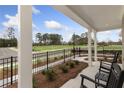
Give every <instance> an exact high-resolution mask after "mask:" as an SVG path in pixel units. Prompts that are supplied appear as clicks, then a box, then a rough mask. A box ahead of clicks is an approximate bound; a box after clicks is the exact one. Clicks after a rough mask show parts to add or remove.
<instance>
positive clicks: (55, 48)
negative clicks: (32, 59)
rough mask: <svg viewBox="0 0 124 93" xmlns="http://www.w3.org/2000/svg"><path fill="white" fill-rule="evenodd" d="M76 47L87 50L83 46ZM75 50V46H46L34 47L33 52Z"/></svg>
mask: <svg viewBox="0 0 124 93" xmlns="http://www.w3.org/2000/svg"><path fill="white" fill-rule="evenodd" d="M75 47H81V48H86V47H87V46H83V45H76V46H75ZM69 48H73V45H48V46H46V45H44V46H33V51H42V52H46V51H54V50H59V49H69Z"/></svg>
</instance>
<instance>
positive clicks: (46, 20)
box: [0, 5, 120, 41]
mask: <svg viewBox="0 0 124 93" xmlns="http://www.w3.org/2000/svg"><path fill="white" fill-rule="evenodd" d="M17 17H18V14H17V6H12V5H11V6H8V5H7V6H5V5H4V6H2V5H0V37H3V36H4V35H5V34H6V31H5V30H6V28H7V27H9V26H14V28H15V29H16V36H17V37H18V35H17V34H18V31H17V26H18V22H17ZM32 28H33V32H32V38H33V40H35V34H36V33H38V32H40V33H42V34H44V33H58V34H60V35H62V36H63V41H69V40H70V39H71V36H72V34H73V33H74V32H75V34H78V35H81V33H84V32H87V29H86V28H84V27H83V26H81V25H79V24H78V23H76V22H74V21H73V20H71V19H70V18H68V17H67V16H65V15H63V14H62V13H60V12H59V11H57V10H55V9H53V8H52V7H51V6H45V5H42V6H41V5H39V6H33V7H32ZM119 33H120V30H113V31H106V32H99V33H97V39H98V41H109V40H111V41H118V39H119V38H120V37H119Z"/></svg>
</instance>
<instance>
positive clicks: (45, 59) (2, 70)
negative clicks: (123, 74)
mask: <svg viewBox="0 0 124 93" xmlns="http://www.w3.org/2000/svg"><path fill="white" fill-rule="evenodd" d="M87 53H88V51H87V50H84V49H81V48H74V49H63V50H56V51H47V52H44V53H34V54H33V55H32V73H33V74H36V73H39V72H41V71H42V70H43V69H48V68H49V67H52V66H54V65H55V64H59V63H62V62H66V61H67V60H71V59H72V58H75V57H76V56H79V57H80V56H81V55H82V54H87ZM99 53H102V52H99ZM105 53H113V52H112V51H105ZM17 79H18V57H17V56H11V57H8V58H2V59H0V87H8V86H9V85H12V84H13V83H15V82H16V81H17Z"/></svg>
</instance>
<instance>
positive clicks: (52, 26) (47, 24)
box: [44, 20, 67, 30]
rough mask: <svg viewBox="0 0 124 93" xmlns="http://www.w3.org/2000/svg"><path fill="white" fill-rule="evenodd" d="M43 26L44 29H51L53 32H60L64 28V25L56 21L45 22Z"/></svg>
mask: <svg viewBox="0 0 124 93" xmlns="http://www.w3.org/2000/svg"><path fill="white" fill-rule="evenodd" d="M44 24H45V27H46V28H48V29H53V30H62V29H64V28H65V26H64V25H62V24H60V23H59V22H57V21H53V20H51V21H45V22H44ZM66 29H67V28H66Z"/></svg>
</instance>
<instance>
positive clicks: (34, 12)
mask: <svg viewBox="0 0 124 93" xmlns="http://www.w3.org/2000/svg"><path fill="white" fill-rule="evenodd" d="M32 12H33V14H40V13H41V12H40V10H38V9H37V8H36V7H34V6H32Z"/></svg>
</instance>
